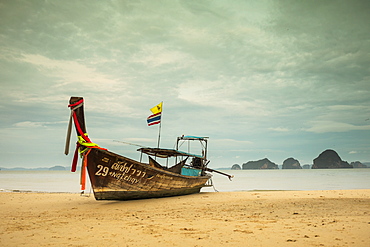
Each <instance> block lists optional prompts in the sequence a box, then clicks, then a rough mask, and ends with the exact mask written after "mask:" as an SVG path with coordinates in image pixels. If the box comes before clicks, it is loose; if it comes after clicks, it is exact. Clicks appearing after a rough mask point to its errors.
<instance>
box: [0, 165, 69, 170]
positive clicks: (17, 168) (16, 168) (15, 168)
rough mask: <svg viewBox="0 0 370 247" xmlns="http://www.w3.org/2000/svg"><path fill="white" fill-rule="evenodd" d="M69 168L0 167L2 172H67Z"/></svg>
mask: <svg viewBox="0 0 370 247" xmlns="http://www.w3.org/2000/svg"><path fill="white" fill-rule="evenodd" d="M68 169H69V167H66V166H53V167H38V168H24V167H14V168H5V167H0V170H2V171H67V170H68Z"/></svg>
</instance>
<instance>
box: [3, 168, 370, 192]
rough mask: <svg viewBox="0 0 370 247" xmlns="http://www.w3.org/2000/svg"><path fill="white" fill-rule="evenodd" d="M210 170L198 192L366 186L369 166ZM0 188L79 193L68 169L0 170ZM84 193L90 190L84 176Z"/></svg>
mask: <svg viewBox="0 0 370 247" xmlns="http://www.w3.org/2000/svg"><path fill="white" fill-rule="evenodd" d="M222 172H224V173H227V174H230V175H234V178H233V179H232V180H231V181H230V180H229V179H228V178H227V177H226V176H223V175H219V174H217V173H213V176H212V181H213V184H214V187H207V188H203V189H202V192H213V191H221V192H228V191H253V190H349V189H370V168H368V169H366V168H364V169H299V170H298V169H297V170H222ZM0 191H33V192H65V193H79V192H81V190H80V173H79V172H75V173H73V172H69V171H36V170H22V171H11V170H1V171H0ZM85 192H86V193H89V192H91V186H90V183H89V180H88V179H87V184H86V190H85Z"/></svg>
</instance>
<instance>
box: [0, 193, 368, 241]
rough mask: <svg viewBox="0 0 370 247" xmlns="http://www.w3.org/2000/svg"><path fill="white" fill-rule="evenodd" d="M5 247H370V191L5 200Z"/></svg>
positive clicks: (0, 234) (0, 202) (0, 227)
mask: <svg viewBox="0 0 370 247" xmlns="http://www.w3.org/2000/svg"><path fill="white" fill-rule="evenodd" d="M0 217H1V221H0V246H212V247H216V246H356V247H357V246H364V247H365V246H370V190H343V191H342V190H336V191H253V192H222V193H221V192H219V193H211V192H209V193H200V194H194V195H188V196H180V197H170V198H160V199H148V200H136V201H95V199H94V197H93V196H90V197H88V196H80V195H79V194H67V193H66V194H63V193H6V192H2V193H0Z"/></svg>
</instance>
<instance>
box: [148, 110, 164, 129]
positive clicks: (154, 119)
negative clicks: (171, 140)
mask: <svg viewBox="0 0 370 247" xmlns="http://www.w3.org/2000/svg"><path fill="white" fill-rule="evenodd" d="M161 115H162V112H158V113H156V114H153V115H150V116H149V117H148V118H147V119H146V121H147V122H148V126H151V125H154V124H159V123H160V122H161Z"/></svg>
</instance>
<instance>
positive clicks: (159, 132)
mask: <svg viewBox="0 0 370 247" xmlns="http://www.w3.org/2000/svg"><path fill="white" fill-rule="evenodd" d="M161 103H162V104H161V105H162V109H161V121H159V128H158V145H157V148H159V143H160V141H161V129H162V116H163V101H162V102H161Z"/></svg>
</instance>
